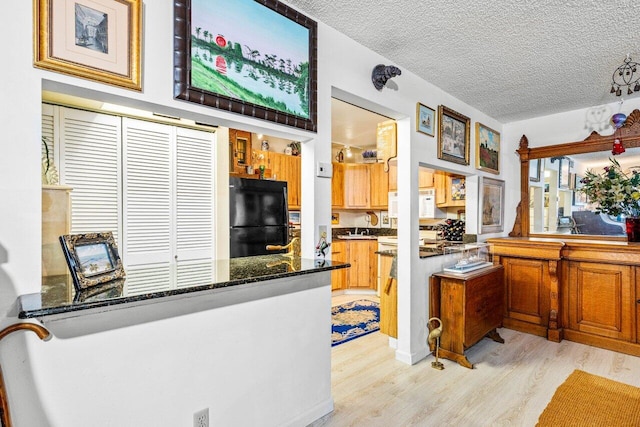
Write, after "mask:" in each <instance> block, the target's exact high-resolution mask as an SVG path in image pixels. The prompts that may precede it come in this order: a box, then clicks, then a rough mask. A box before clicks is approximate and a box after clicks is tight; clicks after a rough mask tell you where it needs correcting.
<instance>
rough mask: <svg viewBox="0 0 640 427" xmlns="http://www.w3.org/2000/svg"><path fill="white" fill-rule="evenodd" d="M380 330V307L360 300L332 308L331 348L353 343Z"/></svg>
mask: <svg viewBox="0 0 640 427" xmlns="http://www.w3.org/2000/svg"><path fill="white" fill-rule="evenodd" d="M379 329H380V306H379V304H378V303H377V302H375V301H368V300H364V299H361V300H358V301H352V302H349V303H347V304H342V305H338V306H335V307H332V308H331V346H332V347H333V346H335V345H338V344H342V343H345V342H347V341H351V340H352V339H355V338H358V337H361V336H363V335H366V334H370V333H371V332H375V331H377V330H379Z"/></svg>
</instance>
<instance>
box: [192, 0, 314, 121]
mask: <svg viewBox="0 0 640 427" xmlns="http://www.w3.org/2000/svg"><path fill="white" fill-rule="evenodd" d="M309 52H310V51H309V29H307V28H306V27H304V26H302V25H300V24H298V23H296V22H294V21H292V20H290V19H289V18H287V17H285V16H283V15H280V14H279V13H277V12H275V11H273V10H271V9H269V8H268V7H266V6H263V5H261V4H259V3H257V2H255V1H254V0H193V1H192V2H191V86H193V87H196V88H198V89H202V90H204V91H207V92H211V93H213V94H216V95H221V96H225V97H228V98H232V99H236V100H241V101H246V102H249V103H252V104H256V105H259V106H262V107H266V108H270V109H274V110H277V111H281V112H283V113H287V114H291V115H294V116H298V117H302V118H305V119H308V118H309V104H310V103H309V94H310V77H309Z"/></svg>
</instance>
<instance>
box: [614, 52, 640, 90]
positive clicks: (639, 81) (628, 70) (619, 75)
mask: <svg viewBox="0 0 640 427" xmlns="http://www.w3.org/2000/svg"><path fill="white" fill-rule="evenodd" d="M638 66H640V64H638V63H637V62H633V61H632V60H631V55H630V54H628V53H627V58H626V59H625V60H624V62H623V63H622V65H620V66H619V67H618V68H616V69H615V71H614V72H613V75H612V76H611V93H615V94H616V96H621V95H622V88H623V87H625V86H626V87H627V95H631V94H632V93H633V92H638V91H640V73H639V72H637V71H636V70H637V68H638ZM631 86H633V90H632V89H631Z"/></svg>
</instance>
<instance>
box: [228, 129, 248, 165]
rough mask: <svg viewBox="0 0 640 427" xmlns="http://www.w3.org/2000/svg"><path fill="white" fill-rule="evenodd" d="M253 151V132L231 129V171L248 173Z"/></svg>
mask: <svg viewBox="0 0 640 427" xmlns="http://www.w3.org/2000/svg"><path fill="white" fill-rule="evenodd" d="M251 153H252V150H251V132H246V131H243V130H238V129H229V173H233V174H244V173H246V170H247V166H249V165H250V164H251Z"/></svg>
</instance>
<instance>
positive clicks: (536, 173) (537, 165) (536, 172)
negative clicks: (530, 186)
mask: <svg viewBox="0 0 640 427" xmlns="http://www.w3.org/2000/svg"><path fill="white" fill-rule="evenodd" d="M543 163H544V159H531V160H529V181H531V182H540V174H541V173H542V168H543Z"/></svg>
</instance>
